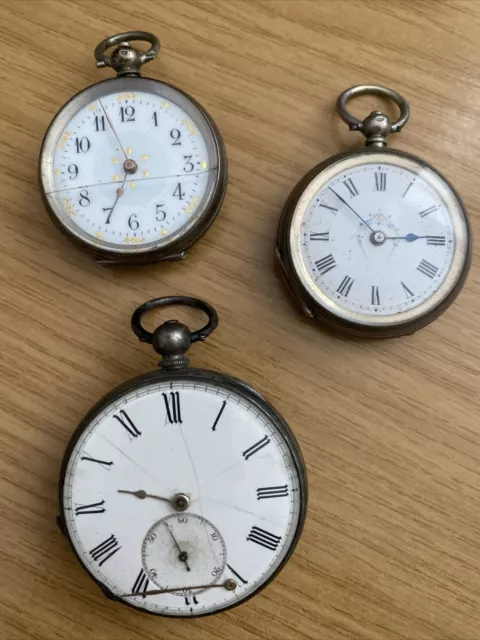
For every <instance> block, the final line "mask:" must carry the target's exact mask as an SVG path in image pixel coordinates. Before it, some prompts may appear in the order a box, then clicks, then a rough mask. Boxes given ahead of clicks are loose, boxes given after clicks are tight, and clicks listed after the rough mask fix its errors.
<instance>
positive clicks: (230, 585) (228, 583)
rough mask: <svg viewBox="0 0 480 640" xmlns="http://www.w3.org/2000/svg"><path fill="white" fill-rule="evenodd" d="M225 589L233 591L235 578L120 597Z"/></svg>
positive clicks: (235, 586) (127, 594) (235, 585)
mask: <svg viewBox="0 0 480 640" xmlns="http://www.w3.org/2000/svg"><path fill="white" fill-rule="evenodd" d="M221 588H223V589H226V590H227V591H234V590H235V589H236V588H237V583H236V582H235V580H225V582H222V583H220V584H198V585H195V586H194V587H173V588H170V589H154V590H153V591H139V592H138V593H124V594H122V596H121V597H122V598H130V597H132V596H142V597H144V596H159V595H161V594H162V593H173V592H174V591H195V590H197V589H221Z"/></svg>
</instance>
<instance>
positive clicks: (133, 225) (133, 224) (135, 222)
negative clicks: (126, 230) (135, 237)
mask: <svg viewBox="0 0 480 640" xmlns="http://www.w3.org/2000/svg"><path fill="white" fill-rule="evenodd" d="M128 226H129V227H130V229H131V230H132V231H136V230H137V229H138V227H139V226H140V223H139V221H138V220H137V214H136V213H132V215H131V216H130V218H129V219H128Z"/></svg>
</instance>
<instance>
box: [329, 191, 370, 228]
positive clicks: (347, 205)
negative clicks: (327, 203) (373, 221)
mask: <svg viewBox="0 0 480 640" xmlns="http://www.w3.org/2000/svg"><path fill="white" fill-rule="evenodd" d="M328 188H329V189H330V191H331V192H332V193H334V194H335V195H336V196H337V198H338V199H339V200H340V202H343V204H344V205H345V206H346V207H348V208H349V209H350V211H353V213H354V214H355V215H356V216H357V218H358V219H359V220H361V221H362V222H363V224H364V225H365V226H366V227H367V228H368V229H370V231H371V232H372V233H374V231H373V229H372V227H371V226H370V225H369V224H368V222H365V220H364V219H363V218H362V216H361V215H360V214H358V213H357V212H356V211H355V209H353V207H351V206H350V205H349V204H348V202H347V201H346V200H344V199H343V198H342V196H340V195H338V193H337V192H336V191H334V190H333V189H332V187H328Z"/></svg>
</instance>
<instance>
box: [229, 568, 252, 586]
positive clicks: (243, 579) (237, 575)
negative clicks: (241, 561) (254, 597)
mask: <svg viewBox="0 0 480 640" xmlns="http://www.w3.org/2000/svg"><path fill="white" fill-rule="evenodd" d="M227 567H228V568H229V569H230V571H231V572H232V573H233V575H234V576H235V577H237V578H238V579H239V580H240V582H242V583H243V584H248V580H245V578H242V576H241V575H240V574H239V573H237V572H236V571H235V569H233V567H231V566H230V565H229V564H227Z"/></svg>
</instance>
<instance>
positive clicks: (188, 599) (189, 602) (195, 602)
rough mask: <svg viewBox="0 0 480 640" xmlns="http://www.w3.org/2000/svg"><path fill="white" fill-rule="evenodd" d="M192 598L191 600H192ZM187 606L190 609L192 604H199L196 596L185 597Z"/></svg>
mask: <svg viewBox="0 0 480 640" xmlns="http://www.w3.org/2000/svg"><path fill="white" fill-rule="evenodd" d="M190 598H191V600H190ZM185 604H186V605H187V607H189V606H190V605H191V604H198V600H197V598H196V597H195V596H190V597H188V596H185ZM190 611H191V609H190Z"/></svg>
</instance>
